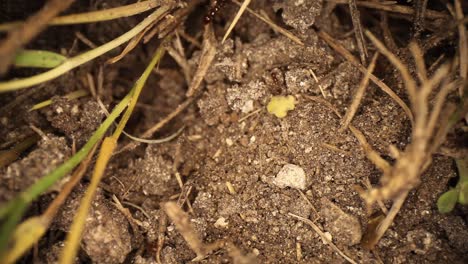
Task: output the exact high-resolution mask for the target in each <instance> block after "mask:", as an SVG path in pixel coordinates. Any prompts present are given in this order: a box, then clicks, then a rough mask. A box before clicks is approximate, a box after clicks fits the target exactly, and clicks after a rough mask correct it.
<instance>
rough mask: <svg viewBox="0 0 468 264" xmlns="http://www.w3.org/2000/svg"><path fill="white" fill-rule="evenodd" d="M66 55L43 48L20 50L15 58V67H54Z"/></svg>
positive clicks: (62, 60) (61, 61)
mask: <svg viewBox="0 0 468 264" xmlns="http://www.w3.org/2000/svg"><path fill="white" fill-rule="evenodd" d="M66 59H67V57H65V56H62V55H60V54H58V53H55V52H50V51H45V50H22V51H20V52H19V53H18V54H17V55H16V58H15V61H14V63H13V64H14V65H15V67H30V68H47V69H49V68H55V67H57V66H59V65H60V64H62V63H63V62H64V61H65V60H66Z"/></svg>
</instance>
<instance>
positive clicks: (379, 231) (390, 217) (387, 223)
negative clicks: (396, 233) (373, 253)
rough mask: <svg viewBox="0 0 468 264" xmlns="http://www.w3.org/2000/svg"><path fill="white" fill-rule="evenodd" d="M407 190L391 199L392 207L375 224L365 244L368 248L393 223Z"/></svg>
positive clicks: (375, 242)
mask: <svg viewBox="0 0 468 264" xmlns="http://www.w3.org/2000/svg"><path fill="white" fill-rule="evenodd" d="M408 193H409V191H404V192H403V193H401V194H400V195H398V197H397V198H396V199H395V200H394V201H393V205H392V208H391V209H390V211H389V212H388V214H387V216H386V217H385V219H384V220H383V221H382V222H381V223H380V224H379V225H378V226H377V228H376V230H375V232H374V234H373V235H372V236H370V237H372V240H370V241H368V242H367V243H366V244H365V246H366V248H368V249H372V248H374V246H375V245H376V244H377V243H378V242H379V241H380V239H381V238H382V236H383V235H384V234H385V232H386V231H387V229H388V228H389V227H390V225H391V224H392V223H393V219H395V217H396V216H397V214H398V212H399V211H400V209H401V206H403V204H404V203H405V200H406V197H407V196H408Z"/></svg>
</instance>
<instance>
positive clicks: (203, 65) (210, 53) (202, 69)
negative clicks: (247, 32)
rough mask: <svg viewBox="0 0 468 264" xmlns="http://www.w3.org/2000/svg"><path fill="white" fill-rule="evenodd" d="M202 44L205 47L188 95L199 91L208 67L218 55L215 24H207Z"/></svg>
mask: <svg viewBox="0 0 468 264" xmlns="http://www.w3.org/2000/svg"><path fill="white" fill-rule="evenodd" d="M202 45H203V48H202V53H201V56H200V63H199V65H198V68H197V70H196V72H195V75H194V76H193V79H192V82H191V83H190V87H189V89H188V91H187V93H186V96H187V97H191V96H193V95H194V94H195V93H196V92H197V91H198V89H199V88H200V85H201V83H202V81H203V79H204V78H205V75H206V73H207V72H208V69H209V68H210V66H211V63H212V62H213V60H214V58H215V56H216V38H215V36H214V32H213V26H212V25H211V23H209V24H207V25H206V26H205V33H204V34H203V44H202Z"/></svg>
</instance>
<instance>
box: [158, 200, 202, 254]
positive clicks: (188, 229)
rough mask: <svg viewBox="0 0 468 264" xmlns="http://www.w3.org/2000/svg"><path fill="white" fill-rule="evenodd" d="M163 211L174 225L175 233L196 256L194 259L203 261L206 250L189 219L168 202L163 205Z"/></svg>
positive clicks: (173, 204)
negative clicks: (181, 237)
mask: <svg viewBox="0 0 468 264" xmlns="http://www.w3.org/2000/svg"><path fill="white" fill-rule="evenodd" d="M163 208H164V211H165V212H166V214H167V215H168V216H169V218H170V219H171V220H172V222H173V223H174V224H175V226H176V228H177V231H179V233H180V234H181V235H182V236H183V237H184V239H185V241H186V242H187V244H188V245H189V247H190V248H191V249H192V250H193V251H194V252H195V254H197V257H196V259H199V260H201V259H203V258H205V255H206V250H205V246H204V244H203V242H202V241H201V239H200V237H199V236H198V234H197V233H196V231H195V229H194V228H193V226H192V224H191V223H190V219H189V217H188V215H187V213H185V212H184V211H182V209H180V207H179V206H178V205H177V204H176V203H174V202H168V203H165V204H164V205H163Z"/></svg>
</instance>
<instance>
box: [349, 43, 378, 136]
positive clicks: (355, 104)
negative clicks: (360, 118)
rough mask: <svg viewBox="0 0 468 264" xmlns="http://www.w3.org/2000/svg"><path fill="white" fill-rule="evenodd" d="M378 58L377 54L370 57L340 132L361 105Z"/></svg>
mask: <svg viewBox="0 0 468 264" xmlns="http://www.w3.org/2000/svg"><path fill="white" fill-rule="evenodd" d="M378 57H379V53H378V52H377V53H375V55H374V57H372V60H371V63H370V64H369V67H368V68H367V72H366V74H365V75H364V77H363V78H362V80H361V83H360V84H359V87H358V89H357V91H356V95H355V96H354V99H353V102H352V103H351V105H350V106H349V109H348V111H346V114H345V116H344V118H343V122H342V125H341V128H340V131H344V130H345V129H346V128H347V127H348V125H349V123H351V120H352V119H353V117H354V115H355V114H356V112H357V110H358V108H359V105H360V103H361V100H362V98H363V97H364V92H365V91H366V87H367V85H368V84H369V78H370V75H371V74H372V72H373V71H374V68H375V63H376V62H377V58H378Z"/></svg>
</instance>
